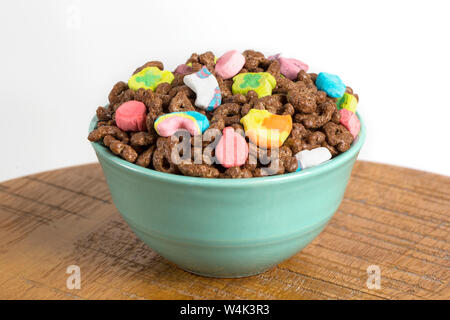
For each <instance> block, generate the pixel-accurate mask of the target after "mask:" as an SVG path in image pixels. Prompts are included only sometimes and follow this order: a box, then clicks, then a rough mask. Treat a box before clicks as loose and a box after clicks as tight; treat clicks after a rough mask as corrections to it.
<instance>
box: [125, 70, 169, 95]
mask: <svg viewBox="0 0 450 320" xmlns="http://www.w3.org/2000/svg"><path fill="white" fill-rule="evenodd" d="M173 79H174V76H173V74H172V72H170V71H167V70H164V71H161V70H159V69H158V68H157V67H147V68H144V69H142V70H141V71H139V72H138V73H136V74H133V75H132V76H131V78H130V79H129V80H128V87H130V89H132V90H134V91H136V90H138V89H140V88H144V89H146V90H153V91H155V89H156V87H157V86H158V85H159V84H160V83H163V82H167V83H172V81H173Z"/></svg>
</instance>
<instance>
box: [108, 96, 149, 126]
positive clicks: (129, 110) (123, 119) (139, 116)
mask: <svg viewBox="0 0 450 320" xmlns="http://www.w3.org/2000/svg"><path fill="white" fill-rule="evenodd" d="M146 111H147V108H146V107H145V104H143V103H142V102H140V101H135V100H131V101H127V102H125V103H122V104H121V105H120V107H119V108H117V110H116V116H115V119H116V124H117V126H118V127H119V128H120V129H121V130H123V131H144V130H146V129H147V128H146V125H145V113H146Z"/></svg>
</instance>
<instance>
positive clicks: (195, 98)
mask: <svg viewBox="0 0 450 320" xmlns="http://www.w3.org/2000/svg"><path fill="white" fill-rule="evenodd" d="M307 71H308V66H307V65H306V64H304V63H302V62H301V61H299V60H296V59H291V58H285V57H282V56H281V55H280V54H277V55H275V56H272V57H269V58H266V57H265V56H264V54H262V53H261V52H258V51H255V50H246V51H244V52H242V53H241V52H238V51H236V50H232V51H228V52H225V53H224V54H223V55H222V56H220V58H218V59H217V58H216V57H215V55H214V54H213V53H212V52H211V51H206V52H204V53H202V54H197V53H193V54H191V55H190V57H189V59H187V60H186V62H185V63H182V64H180V65H178V66H177V68H176V69H175V70H174V71H173V73H171V72H169V71H165V70H164V65H163V63H162V62H160V61H149V62H147V63H145V64H144V65H142V66H140V67H139V68H137V69H136V70H135V71H134V72H133V75H132V76H131V78H130V79H129V82H128V83H126V82H123V81H119V82H117V83H116V84H115V85H114V86H113V88H112V89H111V92H110V93H109V95H108V100H109V105H106V106H104V107H103V106H100V107H98V108H97V110H96V114H97V119H98V121H97V127H96V129H94V130H93V131H92V132H91V133H90V134H89V136H88V139H89V140H90V141H92V142H97V143H100V144H103V145H104V146H105V147H106V148H109V149H110V150H111V152H112V153H114V154H116V155H118V156H120V157H122V158H123V159H125V160H127V161H129V162H133V163H135V164H136V165H139V166H141V167H143V168H147V169H146V170H157V171H161V172H164V173H172V174H181V175H187V176H193V177H205V178H231V179H235V178H252V177H263V176H268V175H274V174H283V173H288V172H296V171H300V170H304V169H306V168H307V167H311V166H312V165H317V164H319V163H322V162H323V161H326V159H330V158H332V157H335V156H337V155H339V154H340V153H342V152H345V151H346V150H348V149H349V148H350V146H351V144H352V143H353V141H354V139H356V138H357V136H358V134H359V131H360V123H359V119H358V117H357V116H356V114H355V112H356V107H357V104H358V101H359V97H358V94H356V93H355V92H354V90H353V89H352V88H351V87H349V86H346V85H344V83H343V82H342V81H341V79H340V78H339V77H338V76H335V75H331V74H327V73H319V74H316V73H308V72H307ZM127 106H128V107H127ZM129 106H134V107H131V108H130V110H128V108H129ZM186 139H188V140H187V141H185V140H186ZM325 155H326V157H325ZM177 156H178V157H177ZM298 158H300V159H301V161H299V159H298Z"/></svg>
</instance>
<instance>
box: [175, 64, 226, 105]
mask: <svg viewBox="0 0 450 320" xmlns="http://www.w3.org/2000/svg"><path fill="white" fill-rule="evenodd" d="M183 82H184V84H185V85H187V86H188V87H189V88H191V90H192V91H194V92H195V94H196V95H197V97H196V99H195V105H196V106H197V107H199V108H202V109H205V110H208V111H212V110H214V109H215V108H217V107H218V106H219V105H220V103H221V100H222V95H221V93H220V88H219V84H218V83H217V79H216V77H214V75H212V74H211V73H210V72H209V71H208V69H207V68H206V67H203V68H202V69H201V70H200V71H198V72H196V73H193V74H190V75H188V76H185V77H184V78H183Z"/></svg>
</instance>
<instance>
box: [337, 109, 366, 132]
mask: <svg viewBox="0 0 450 320" xmlns="http://www.w3.org/2000/svg"><path fill="white" fill-rule="evenodd" d="M339 113H340V114H341V124H342V125H343V126H344V127H346V128H347V129H348V131H350V133H351V134H352V136H353V138H355V139H356V137H357V136H358V133H359V130H360V129H361V124H360V123H359V119H358V117H357V116H356V114H354V113H353V112H351V111H350V110H347V109H341V110H339Z"/></svg>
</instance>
